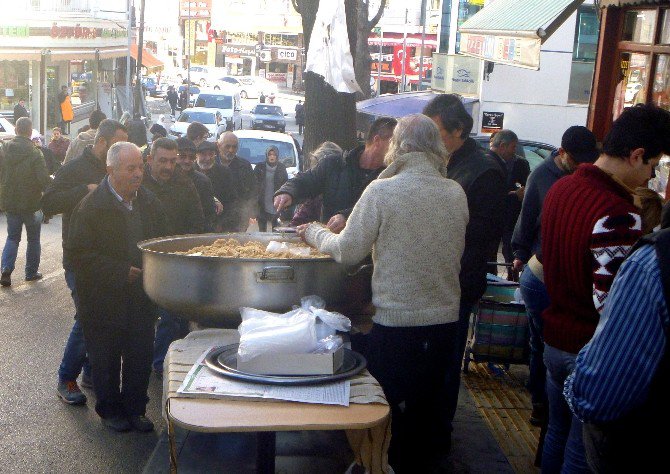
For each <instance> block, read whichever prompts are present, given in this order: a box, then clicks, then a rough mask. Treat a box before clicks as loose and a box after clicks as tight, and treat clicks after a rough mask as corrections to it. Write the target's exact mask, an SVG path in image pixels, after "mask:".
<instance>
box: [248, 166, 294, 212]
mask: <svg viewBox="0 0 670 474" xmlns="http://www.w3.org/2000/svg"><path fill="white" fill-rule="evenodd" d="M266 168H267V163H266V162H263V163H258V164H257V165H256V168H254V174H255V175H256V184H257V186H258V210H259V211H262V210H263V209H264V203H265V170H266ZM286 181H288V173H287V172H286V165H285V164H284V163H282V162H281V161H278V162H277V169H276V170H275V175H274V190H273V191H277V190H278V189H279V188H280V187H281V186H282V185H283V184H284V183H285V182H286Z"/></svg>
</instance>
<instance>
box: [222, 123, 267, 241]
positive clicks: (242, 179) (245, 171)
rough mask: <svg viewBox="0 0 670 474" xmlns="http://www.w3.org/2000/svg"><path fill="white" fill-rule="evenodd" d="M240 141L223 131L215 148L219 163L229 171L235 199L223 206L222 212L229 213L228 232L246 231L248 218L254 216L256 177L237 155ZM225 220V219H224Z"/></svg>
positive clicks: (245, 162) (230, 133)
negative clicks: (217, 152) (219, 159)
mask: <svg viewBox="0 0 670 474" xmlns="http://www.w3.org/2000/svg"><path fill="white" fill-rule="evenodd" d="M239 147H240V142H239V140H238V139H237V137H236V136H235V134H234V133H233V132H225V133H223V134H221V136H220V137H219V141H218V143H217V148H218V151H219V157H220V158H221V164H222V165H223V167H224V168H227V169H228V171H230V174H231V176H232V179H233V182H232V186H233V188H232V189H233V192H234V193H235V201H234V202H233V203H232V204H231V205H228V207H224V210H223V214H226V213H230V214H229V216H228V217H229V219H228V223H227V224H225V227H228V228H230V229H231V230H230V232H246V230H247V228H248V227H249V219H250V218H252V217H255V216H256V201H257V189H256V177H255V176H254V171H253V169H252V168H251V163H249V162H248V161H247V160H245V159H244V158H240V157H239V156H237V150H238V149H239ZM224 220H225V219H224Z"/></svg>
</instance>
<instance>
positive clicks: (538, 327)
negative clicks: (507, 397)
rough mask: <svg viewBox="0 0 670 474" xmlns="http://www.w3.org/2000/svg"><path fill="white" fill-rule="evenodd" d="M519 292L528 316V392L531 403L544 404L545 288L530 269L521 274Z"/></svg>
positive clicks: (545, 372) (545, 397)
mask: <svg viewBox="0 0 670 474" xmlns="http://www.w3.org/2000/svg"><path fill="white" fill-rule="evenodd" d="M519 290H520V291H521V297H522V298H523V301H524V303H525V305H526V314H527V315H528V331H529V332H530V372H529V375H528V391H529V392H530V396H531V399H532V401H533V403H546V401H547V391H546V388H545V385H546V379H547V375H546V374H547V369H546V367H545V366H544V360H542V356H543V354H544V338H543V337H542V326H543V325H542V312H543V311H544V310H545V309H546V308H547V307H548V306H549V294H548V293H547V288H546V287H545V286H544V283H542V282H541V281H540V280H539V279H538V278H537V277H536V276H535V275H534V274H533V272H531V271H530V268H528V267H526V269H525V270H524V271H523V273H521V277H520V278H519Z"/></svg>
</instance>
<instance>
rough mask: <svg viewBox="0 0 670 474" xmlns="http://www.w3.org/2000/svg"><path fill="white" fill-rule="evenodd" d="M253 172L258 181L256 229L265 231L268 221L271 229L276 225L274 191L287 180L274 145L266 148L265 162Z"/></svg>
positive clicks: (284, 169) (284, 167)
mask: <svg viewBox="0 0 670 474" xmlns="http://www.w3.org/2000/svg"><path fill="white" fill-rule="evenodd" d="M254 174H255V175H256V180H257V181H258V230H260V231H261V232H266V231H267V230H268V222H270V230H272V229H274V228H275V227H276V226H277V219H278V217H279V214H278V213H277V210H276V209H275V208H274V203H273V196H274V193H275V191H277V189H279V188H280V187H281V185H282V184H284V183H285V182H286V181H287V180H288V174H287V172H286V166H285V165H284V163H282V162H280V161H279V150H278V149H277V147H276V146H271V147H269V148H268V149H267V151H266V152H265V162H263V163H258V164H257V165H256V168H255V169H254Z"/></svg>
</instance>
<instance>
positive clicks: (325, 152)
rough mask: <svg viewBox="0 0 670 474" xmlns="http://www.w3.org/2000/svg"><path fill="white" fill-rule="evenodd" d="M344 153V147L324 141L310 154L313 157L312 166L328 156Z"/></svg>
mask: <svg viewBox="0 0 670 474" xmlns="http://www.w3.org/2000/svg"><path fill="white" fill-rule="evenodd" d="M342 153H343V152H342V148H340V146H339V145H338V144H337V143H334V142H323V143H322V144H321V145H320V146H319V148H317V149H316V150H314V151H313V152H312V154H311V155H310V158H311V163H310V168H313V167H315V166H316V164H317V163H318V162H319V161H321V160H322V159H323V158H325V157H326V156H330V155H341V154H342Z"/></svg>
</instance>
